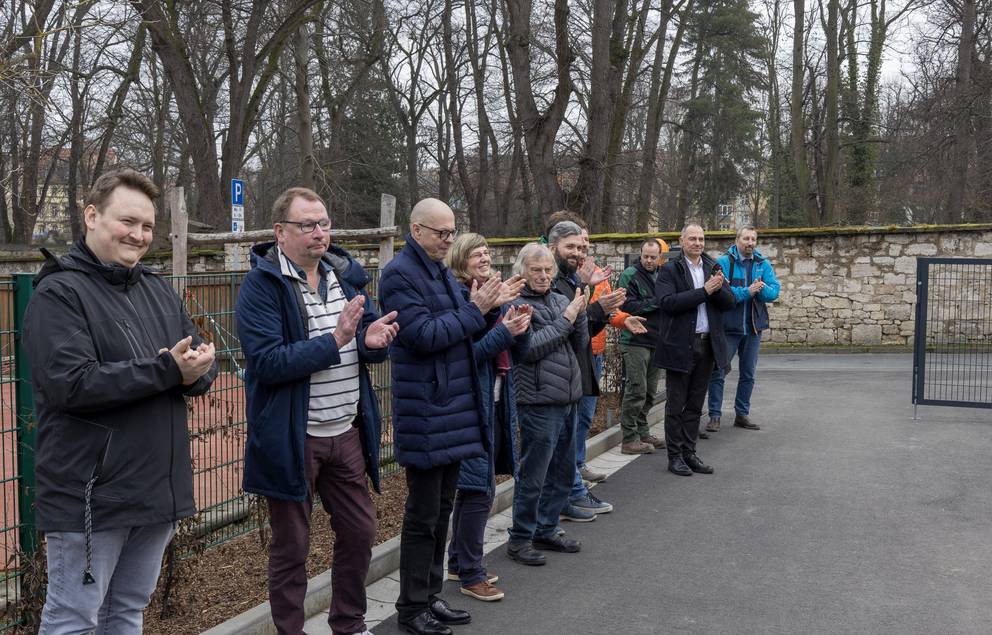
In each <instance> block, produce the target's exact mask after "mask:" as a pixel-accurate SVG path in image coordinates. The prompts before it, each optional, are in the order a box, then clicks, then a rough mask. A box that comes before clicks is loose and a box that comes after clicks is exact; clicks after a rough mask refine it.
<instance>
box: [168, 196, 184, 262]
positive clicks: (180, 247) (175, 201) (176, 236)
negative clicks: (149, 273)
mask: <svg viewBox="0 0 992 635" xmlns="http://www.w3.org/2000/svg"><path fill="white" fill-rule="evenodd" d="M166 205H168V207H169V218H170V219H171V220H172V233H170V234H169V237H170V238H171V239H172V275H173V276H185V275H186V267H187V264H186V262H187V261H186V257H187V250H186V248H187V245H186V235H187V232H188V231H189V213H188V212H187V211H186V195H185V192H184V191H183V188H182V187H173V188H170V189H169V192H168V195H167V201H166Z"/></svg>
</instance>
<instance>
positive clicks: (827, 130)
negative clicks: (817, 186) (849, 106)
mask: <svg viewBox="0 0 992 635" xmlns="http://www.w3.org/2000/svg"><path fill="white" fill-rule="evenodd" d="M839 14H840V0H827V23H826V25H825V29H824V37H825V38H826V40H827V87H826V94H825V95H824V99H825V100H826V104H825V107H824V111H825V112H824V122H823V125H824V136H825V138H826V144H825V148H824V157H823V182H822V185H821V187H822V189H823V221H824V223H825V224H827V225H833V224H834V223H835V222H836V221H837V220H838V213H837V210H836V205H837V165H838V163H839V158H840V156H839V155H840V138H839V134H840V133H839V129H838V127H839V121H838V99H839V88H840V64H839V62H838V59H837V45H838V42H837V23H838V18H839ZM821 15H822V14H821Z"/></svg>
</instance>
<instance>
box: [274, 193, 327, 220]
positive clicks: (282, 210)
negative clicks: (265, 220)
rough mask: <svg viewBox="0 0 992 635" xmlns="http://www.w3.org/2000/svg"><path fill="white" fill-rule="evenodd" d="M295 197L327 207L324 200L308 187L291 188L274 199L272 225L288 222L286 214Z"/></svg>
mask: <svg viewBox="0 0 992 635" xmlns="http://www.w3.org/2000/svg"><path fill="white" fill-rule="evenodd" d="M297 197H299V198H302V199H304V200H306V201H310V202H313V203H320V204H321V205H323V206H324V207H327V204H326V203H324V199H322V198H320V194H317V193H316V192H314V191H313V190H311V189H310V188H309V187H291V188H289V189H288V190H286V191H285V192H283V193H282V194H280V195H279V196H278V197H276V202H275V203H273V204H272V222H273V223H278V222H279V221H284V220H289V219H287V218H286V214H288V213H289V206H290V205H292V204H293V201H294V200H296V198H297Z"/></svg>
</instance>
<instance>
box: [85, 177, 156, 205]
mask: <svg viewBox="0 0 992 635" xmlns="http://www.w3.org/2000/svg"><path fill="white" fill-rule="evenodd" d="M119 187H129V188H131V189H132V190H138V191H139V192H141V193H142V194H144V195H145V196H147V197H148V198H150V199H151V200H153V201H154V200H155V199H157V198H158V197H159V194H160V193H161V191H160V190H159V189H158V186H157V185H155V183H154V182H153V181H152V180H151V179H150V178H148V177H147V176H145V175H144V174H142V173H141V172H138V171H137V170H134V169H131V168H117V169H114V170H110V171H108V172H104V173H103V174H101V175H100V177H99V178H97V180H96V183H94V184H93V187H91V188H90V191H89V192H87V193H86V204H85V207H89V206H90V205H92V206H93V207H95V208H96V210H97V211H98V212H101V213H102V211H103V210H102V209H101V208H102V207H103V206H104V205H106V203H107V200H109V199H110V195H111V194H113V193H114V190H116V189H117V188H119Z"/></svg>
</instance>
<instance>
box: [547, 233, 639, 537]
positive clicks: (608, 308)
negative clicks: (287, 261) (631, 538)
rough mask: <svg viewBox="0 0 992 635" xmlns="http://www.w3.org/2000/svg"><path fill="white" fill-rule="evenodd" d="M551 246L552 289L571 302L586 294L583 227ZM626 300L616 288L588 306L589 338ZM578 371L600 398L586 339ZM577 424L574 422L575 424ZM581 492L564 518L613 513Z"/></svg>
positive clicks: (558, 236) (587, 391)
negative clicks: (554, 271)
mask: <svg viewBox="0 0 992 635" xmlns="http://www.w3.org/2000/svg"><path fill="white" fill-rule="evenodd" d="M548 247H549V248H550V249H551V252H552V254H553V255H554V258H555V264H556V265H557V266H558V274H557V275H556V276H555V279H554V281H553V282H552V290H553V291H554V292H556V293H560V294H562V295H564V296H565V297H566V298H568V299H569V300H571V299H572V298H574V297H575V292H576V290H578V289H581V290H582V292H583V293H585V292H586V288H587V285H586V283H584V282H582V280H581V279H580V278H579V273H578V271H579V267H581V266H582V265H583V263H584V262H585V259H586V241H585V239H584V238H583V237H582V228H581V227H579V226H578V225H577V224H576V223H573V222H571V221H562V222H560V223H558V224H557V225H555V226H554V227H553V228H551V231H550V232H548ZM625 297H626V291H625V290H624V289H617V290H616V291H612V292H610V293H606V294H603V295H601V296H600V297H599V298H598V299H597V300H596V301H595V302H591V303H589V304H588V306H587V307H586V318H587V322H588V330H589V335H590V336H595V335H596V334H598V333H599V332H600V331H602V330H603V329H604V328H605V327H606V325H607V324H608V323H609V320H610V314H611V313H613V312H614V311H616V310H617V309H619V308H620V305H621V304H623V301H624V298H625ZM576 356H577V357H578V364H579V372H580V374H581V376H582V394H583V395H585V396H598V395H599V381H598V380H597V378H596V374H595V370H594V368H593V355H592V345H591V343H590V341H589V340H587V341H586V342H585V343H584V344H583V346H582V347H581V348H580V349H579V350H577V351H576ZM573 425H574V423H573ZM581 490H583V491H581V492H576V491H575V490H574V489H573V491H572V495H571V497H570V498H569V504H568V505H567V506H566V507H565V508H564V509H563V510H562V519H563V520H571V521H576V522H588V521H590V520H593V519H595V517H596V514H607V513H609V512H611V511H613V505H611V504H609V503H607V502H605V501H601V500H599V499H598V498H596V497H595V496H594V495H593V494H592V493H591V492H590V491H589V489H588V488H586V487H585V486H584V485H583V486H582V487H581Z"/></svg>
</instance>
